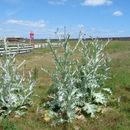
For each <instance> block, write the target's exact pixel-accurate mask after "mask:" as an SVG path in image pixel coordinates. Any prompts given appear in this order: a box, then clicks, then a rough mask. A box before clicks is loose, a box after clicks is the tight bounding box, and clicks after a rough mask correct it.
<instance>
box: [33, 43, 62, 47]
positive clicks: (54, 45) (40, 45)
mask: <svg viewBox="0 0 130 130" xmlns="http://www.w3.org/2000/svg"><path fill="white" fill-rule="evenodd" d="M33 46H34V48H45V47H50V45H49V43H36V44H34V45H33ZM51 46H52V47H61V46H62V44H61V43H51Z"/></svg>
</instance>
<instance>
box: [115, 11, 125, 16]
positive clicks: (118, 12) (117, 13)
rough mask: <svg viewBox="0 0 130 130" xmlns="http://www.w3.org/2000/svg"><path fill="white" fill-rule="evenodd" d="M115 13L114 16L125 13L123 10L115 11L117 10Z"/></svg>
mask: <svg viewBox="0 0 130 130" xmlns="http://www.w3.org/2000/svg"><path fill="white" fill-rule="evenodd" d="M113 15H114V16H122V15H123V12H121V11H115V12H114V13H113Z"/></svg>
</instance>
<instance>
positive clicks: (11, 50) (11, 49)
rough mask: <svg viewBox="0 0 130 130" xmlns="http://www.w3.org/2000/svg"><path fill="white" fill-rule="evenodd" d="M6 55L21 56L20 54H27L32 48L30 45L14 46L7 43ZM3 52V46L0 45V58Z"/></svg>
mask: <svg viewBox="0 0 130 130" xmlns="http://www.w3.org/2000/svg"><path fill="white" fill-rule="evenodd" d="M7 45H8V47H7V54H16V53H18V54H22V53H28V52H31V51H32V50H33V46H32V45H31V44H22V43H20V44H14V43H9V44H7ZM4 52H5V48H4V44H2V43H1V44H0V56H2V55H3V53H4Z"/></svg>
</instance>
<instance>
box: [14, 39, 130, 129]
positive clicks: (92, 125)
mask: <svg viewBox="0 0 130 130" xmlns="http://www.w3.org/2000/svg"><path fill="white" fill-rule="evenodd" d="M71 44H72V46H73V45H74V44H75V43H74V42H72V43H71ZM57 49H58V54H59V55H61V54H62V49H61V48H57ZM107 51H108V52H109V55H110V57H111V58H112V62H111V72H110V76H111V79H110V80H109V81H107V83H106V84H105V85H106V86H107V87H110V88H111V89H112V91H113V96H112V99H111V102H110V103H109V107H111V108H112V110H111V111H110V112H106V113H103V114H97V118H96V119H92V118H89V117H87V122H83V121H78V120H76V121H74V122H73V123H72V124H67V125H65V124H64V125H59V126H56V127H54V126H51V124H50V123H45V122H44V120H43V117H42V109H41V108H42V103H43V102H44V101H45V100H46V98H47V94H48V90H49V85H50V82H51V79H50V78H49V77H48V76H47V75H46V74H45V73H44V72H42V71H41V70H40V68H41V66H43V67H44V68H46V69H48V70H49V71H50V72H54V60H53V58H52V54H51V51H50V49H49V48H39V49H34V51H33V52H31V53H28V54H21V55H17V60H18V62H21V61H22V60H24V59H25V60H26V71H27V72H28V71H29V70H30V69H32V70H34V69H35V68H37V70H38V72H37V73H38V79H37V85H36V87H35V93H34V95H35V94H37V95H39V96H40V98H37V97H34V105H33V106H31V107H30V109H29V110H28V113H27V114H26V115H24V116H23V117H21V118H20V119H17V118H15V122H16V125H17V128H18V130H36V129H38V130H62V129H65V130H76V129H77V130H78V129H80V130H129V128H130V42H123V41H122V42H118V41H117V42H111V43H110V44H109V45H108V47H107ZM27 72H26V73H27ZM120 96H121V101H120V103H117V100H118V98H119V97H120ZM37 104H40V111H39V112H38V113H36V109H37V106H38V105H37Z"/></svg>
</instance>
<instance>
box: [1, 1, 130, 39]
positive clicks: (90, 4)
mask: <svg viewBox="0 0 130 130" xmlns="http://www.w3.org/2000/svg"><path fill="white" fill-rule="evenodd" d="M129 5H130V0H0V36H21V37H29V32H30V31H33V32H34V34H35V38H48V37H50V38H55V34H54V32H55V31H56V29H57V28H59V32H60V33H63V29H64V26H66V30H67V32H68V33H71V37H73V38H76V37H78V33H79V31H82V32H84V33H86V34H87V37H88V36H92V37H96V36H98V37H111V36H130V7H129Z"/></svg>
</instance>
